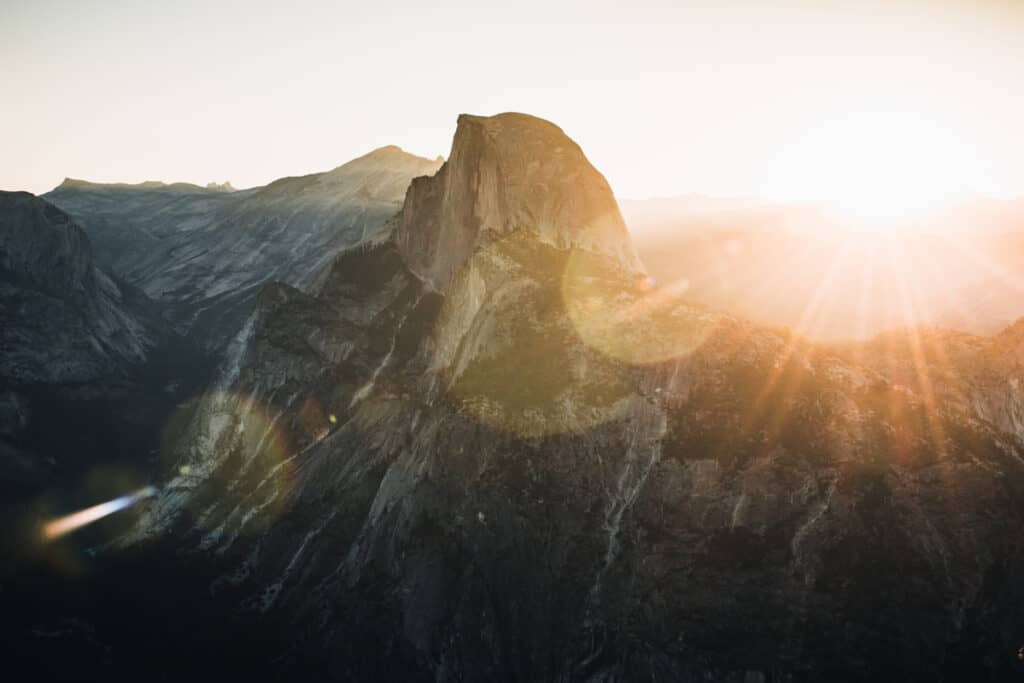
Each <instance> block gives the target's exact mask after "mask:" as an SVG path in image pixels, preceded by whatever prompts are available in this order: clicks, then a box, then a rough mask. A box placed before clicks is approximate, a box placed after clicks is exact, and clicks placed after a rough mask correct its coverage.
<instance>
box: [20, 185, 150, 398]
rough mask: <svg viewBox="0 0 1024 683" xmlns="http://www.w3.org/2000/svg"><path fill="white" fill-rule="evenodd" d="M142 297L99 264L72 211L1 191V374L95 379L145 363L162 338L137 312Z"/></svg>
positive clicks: (41, 379) (25, 379)
mask: <svg viewBox="0 0 1024 683" xmlns="http://www.w3.org/2000/svg"><path fill="white" fill-rule="evenodd" d="M142 298H143V297H140V296H139V295H138V293H135V292H132V291H131V290H130V289H128V288H126V287H124V286H123V285H121V284H119V283H118V282H116V281H115V280H113V279H111V278H110V277H109V276H108V275H107V274H105V273H104V272H102V271H101V270H99V269H98V268H97V267H96V266H95V264H94V263H93V257H92V249H91V246H90V243H89V239H88V238H87V237H86V234H85V232H84V231H83V230H82V228H81V227H79V226H78V225H77V224H76V223H75V222H74V221H73V220H72V219H71V217H70V216H68V215H67V214H66V213H64V212H63V211H61V210H60V209H58V208H56V207H54V206H53V205H51V204H49V203H48V202H46V201H44V200H42V199H40V198H38V197H35V196H33V195H31V194H28V193H26V192H4V193H0V349H2V359H3V360H2V362H0V377H4V378H6V379H7V380H8V381H18V382H42V383H69V382H88V381H93V380H97V379H98V378H100V377H102V376H104V375H110V374H117V373H118V372H120V371H123V370H124V368H125V367H126V366H129V365H132V364H138V363H141V362H142V361H143V360H144V359H145V357H146V354H147V351H148V350H149V349H150V348H152V347H153V346H154V345H155V343H156V340H157V338H158V336H159V334H160V332H159V331H158V329H157V328H158V324H157V323H155V322H154V321H153V320H149V319H147V318H146V317H145V316H140V315H139V314H138V311H137V310H136V309H135V308H134V304H138V303H140V302H141V299H142Z"/></svg>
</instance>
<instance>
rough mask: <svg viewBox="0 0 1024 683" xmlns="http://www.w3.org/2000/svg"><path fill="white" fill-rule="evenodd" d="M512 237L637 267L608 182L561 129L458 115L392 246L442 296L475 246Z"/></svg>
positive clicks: (410, 199) (523, 118) (409, 200)
mask: <svg viewBox="0 0 1024 683" xmlns="http://www.w3.org/2000/svg"><path fill="white" fill-rule="evenodd" d="M518 230H527V231H530V232H533V233H534V234H535V235H536V236H537V238H538V239H539V240H540V241H542V242H545V243H547V244H551V245H553V246H556V247H559V248H561V249H567V248H570V247H579V248H582V249H587V250H590V251H594V252H597V253H602V254H607V255H610V256H612V257H613V258H615V259H617V260H618V261H620V262H621V263H622V265H623V266H624V267H626V268H629V269H632V270H636V271H641V270H642V267H641V265H640V262H639V259H638V258H637V256H636V253H635V252H634V250H633V245H632V243H631V242H630V240H629V236H628V232H627V230H626V226H625V224H624V223H623V222H622V216H621V215H620V213H619V207H618V205H617V204H616V202H615V198H614V196H613V195H612V192H611V189H610V188H609V186H608V182H607V181H606V180H605V179H604V176H602V175H601V174H600V173H599V172H598V171H597V170H596V169H595V168H594V167H593V166H591V165H590V162H589V161H587V158H586V157H585V156H584V155H583V151H582V150H581V149H580V148H579V145H577V144H576V143H575V142H573V141H572V140H571V139H569V137H568V136H567V135H565V133H563V132H562V130H561V129H560V128H558V127H557V126H555V125H554V124H552V123H549V122H547V121H544V120H543V119H538V118H535V117H533V116H528V115H526V114H500V115H498V116H492V117H481V116H469V115H466V114H463V115H462V116H460V117H459V122H458V128H457V129H456V131H455V139H454V141H453V143H452V150H451V154H450V156H449V159H448V162H447V163H446V164H445V165H444V166H443V167H442V168H441V170H440V171H439V172H438V174H437V175H436V176H435V177H432V178H421V179H419V180H417V181H415V182H414V183H413V185H412V186H411V187H410V188H409V194H408V196H407V197H406V201H405V206H404V207H403V209H402V214H401V216H400V217H399V219H398V225H397V227H396V229H395V233H394V239H395V242H396V243H397V244H398V246H399V249H400V250H401V251H402V254H403V255H404V257H405V259H406V261H407V262H408V263H409V265H410V267H411V268H412V269H413V271H414V272H416V273H417V274H419V275H420V276H421V277H423V278H424V279H425V280H427V282H429V283H430V284H431V285H432V286H433V287H435V288H437V289H443V288H444V287H446V286H447V284H448V282H449V280H450V279H451V277H452V275H453V274H454V273H455V272H456V271H457V270H458V269H459V268H460V267H461V266H462V264H463V263H464V262H465V261H466V259H467V258H469V256H470V255H471V254H472V253H473V252H475V251H476V249H477V248H479V247H480V246H482V245H483V244H485V243H486V242H487V241H488V240H489V239H494V238H497V237H501V236H505V235H508V234H510V233H513V232H516V231H518Z"/></svg>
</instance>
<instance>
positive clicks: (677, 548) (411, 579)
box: [126, 115, 1024, 682]
mask: <svg viewBox="0 0 1024 683" xmlns="http://www.w3.org/2000/svg"><path fill="white" fill-rule="evenodd" d="M496 122H499V123H501V126H500V130H498V131H497V132H494V130H493V126H494V125H495V123H496ZM506 124H507V125H506ZM519 124H522V125H528V126H529V129H530V130H540V131H542V132H545V133H544V134H545V135H547V134H550V135H551V136H556V133H557V129H556V128H554V127H553V126H550V127H546V126H549V124H543V125H542V122H537V120H535V119H529V118H528V117H520V116H518V115H513V116H501V117H495V118H494V119H476V118H473V117H463V119H461V120H460V126H459V131H458V133H457V135H456V142H455V144H454V145H453V153H452V159H451V160H450V161H449V164H448V165H447V166H446V167H445V169H443V170H442V171H441V172H440V173H439V174H438V176H436V177H435V178H434V179H431V180H429V181H428V180H420V181H417V182H415V183H414V185H413V187H412V188H411V189H410V191H409V193H408V196H407V200H406V205H405V208H404V209H403V213H402V217H401V219H400V221H401V222H400V223H399V224H398V225H397V226H396V230H395V231H394V232H392V233H390V236H385V237H384V238H383V239H381V238H378V239H375V240H373V241H371V242H368V243H365V244H363V245H360V246H359V247H356V248H352V249H349V250H347V251H345V252H343V253H342V254H341V255H340V256H339V257H338V258H337V259H336V260H335V261H334V263H333V264H332V266H331V268H330V269H329V270H328V271H326V273H325V275H324V277H323V279H322V280H321V281H320V282H319V283H318V285H317V287H316V288H315V289H314V290H313V291H312V292H310V293H303V292H300V291H298V290H295V289H293V288H290V287H286V286H281V285H274V286H270V287H268V288H265V289H264V290H263V292H262V294H261V296H260V299H259V305H258V308H257V310H256V312H255V313H254V315H253V316H252V317H251V318H250V320H249V323H248V324H247V325H246V327H245V328H244V329H243V332H242V333H241V334H240V335H239V336H238V338H237V339H236V341H235V343H234V344H233V346H232V351H231V353H230V354H229V356H228V361H227V362H226V363H225V366H224V368H223V373H222V376H221V380H220V383H219V385H218V387H217V388H216V390H214V391H211V392H210V393H209V395H208V397H207V398H205V399H204V401H203V403H202V405H200V406H199V408H198V409H197V411H196V415H195V418H194V420H193V421H192V423H191V425H190V426H189V428H188V429H187V430H185V431H184V434H183V438H182V439H181V441H180V442H179V443H178V444H177V447H176V450H175V451H174V455H175V456H176V458H177V459H176V460H173V459H172V461H171V463H172V464H169V466H168V478H167V483H166V485H165V486H164V487H163V490H162V492H161V494H160V495H159V496H158V497H157V498H155V499H154V500H153V501H152V502H151V504H150V505H149V507H148V508H147V509H146V511H145V514H144V519H143V521H142V523H141V524H139V526H138V527H137V528H136V529H135V531H134V533H133V535H132V536H131V537H130V538H128V539H126V542H132V543H137V544H139V545H138V546H137V547H149V548H157V549H160V548H163V549H172V550H173V551H175V553H182V554H181V555H179V557H184V558H186V560H185V561H186V562H188V563H191V564H192V566H198V567H201V571H200V572H198V573H199V574H201V575H203V576H213V577H214V578H213V579H212V581H211V582H210V583H209V584H208V585H204V586H203V587H202V590H201V591H199V593H198V594H197V598H196V600H197V604H202V605H206V606H207V608H208V609H214V607H213V604H214V603H210V602H209V600H210V598H209V596H210V595H213V596H214V600H215V601H216V605H218V608H223V609H226V610H228V611H229V612H232V613H237V612H241V613H242V614H244V615H247V617H246V618H247V619H248V620H251V621H260V623H272V624H278V625H280V627H281V632H280V634H279V636H280V639H270V640H268V641H267V642H277V643H280V652H275V653H273V654H274V656H275V661H278V662H279V663H280V664H281V666H282V667H283V668H282V672H284V673H285V674H286V675H294V674H295V672H296V671H298V670H300V669H299V668H297V667H302V666H312V667H313V668H314V669H315V671H314V672H313V673H311V674H310V677H313V678H316V677H322V678H332V679H341V680H370V679H377V680H435V681H437V680H501V681H518V680H529V681H595V682H596V681H609V680H683V681H687V680H691V681H697V680H700V681H723V682H724V681H739V680H767V677H768V676H779V677H780V678H781V679H782V680H808V681H810V680H839V679H842V678H845V679H849V680H868V679H900V680H922V681H924V680H928V681H933V680H950V681H953V680H959V679H962V678H964V677H967V676H974V677H976V678H977V677H978V676H977V675H976V672H978V671H982V672H984V675H987V676H988V677H989V678H996V677H999V676H1006V675H1007V674H1008V672H1009V671H1010V667H1012V659H1011V658H1012V654H1013V653H1014V652H1015V651H1016V648H1017V647H1018V646H1019V641H1020V639H1021V637H1022V634H1024V617H1022V616H1021V615H1024V591H1022V589H1021V588H1020V585H1019V581H1018V580H1017V578H1016V577H1018V576H1019V575H1020V572H1021V571H1022V570H1024V541H1022V540H1021V535H1020V534H1019V529H1020V528H1021V526H1022V525H1024V495H1022V494H1024V460H1022V446H1021V442H1020V440H1019V438H1018V437H1017V436H1016V435H1015V434H1013V433H1012V432H1008V431H1007V430H1005V429H1004V425H1002V423H999V422H998V421H996V422H992V421H989V420H988V419H986V417H985V416H984V415H981V414H979V413H978V412H975V411H974V410H973V409H970V405H969V403H952V402H951V403H948V404H946V403H943V402H938V403H937V402H936V401H935V400H934V394H929V393H928V391H927V390H926V388H925V387H923V386H922V385H921V384H920V383H917V384H915V383H913V382H910V381H905V378H904V377H903V376H902V375H900V374H899V373H898V372H897V370H898V368H900V367H904V368H915V367H916V368H920V362H923V363H925V364H926V365H927V366H928V369H929V371H930V372H931V373H932V376H933V377H936V378H939V377H947V375H948V378H947V379H944V380H943V381H945V382H947V383H949V385H950V386H952V387H953V388H964V387H966V385H965V384H956V382H960V381H963V380H962V379H961V380H958V379H955V378H954V377H953V375H954V374H955V373H952V372H949V373H947V375H942V372H943V370H944V369H948V366H944V365H942V363H940V362H939V361H938V360H929V359H927V358H926V359H924V360H923V361H921V360H920V359H918V363H919V364H918V365H913V364H911V361H913V360H914V357H913V356H912V355H906V354H904V355H902V356H899V358H898V362H897V363H895V364H894V365H890V364H886V363H881V362H879V363H874V362H872V361H871V360H870V356H869V358H868V360H865V359H864V358H858V357H855V356H850V357H846V356H844V355H842V354H841V353H839V352H837V351H835V350H833V349H829V348H826V347H819V346H814V345H812V344H808V343H806V342H803V341H801V340H800V339H797V338H793V337H791V336H787V335H785V334H783V333H780V332H777V331H773V330H767V329H763V328H759V327H756V326H754V325H751V324H749V323H746V322H743V321H739V320H734V319H731V318H728V317H723V316H719V315H715V314H713V313H710V312H709V311H707V310H704V309H702V308H699V307H695V306H692V305H690V304H688V303H686V302H685V301H680V300H677V299H675V298H672V297H670V296H667V295H664V294H662V293H661V292H658V291H656V290H651V289H650V288H645V287H639V286H638V282H637V272H636V269H635V268H634V264H633V263H632V262H631V260H630V259H629V258H624V257H623V254H622V253H621V252H619V251H616V250H615V249H612V248H611V247H610V244H609V243H597V242H587V243H576V242H572V241H570V242H568V243H559V242H558V239H561V238H560V237H557V236H559V235H561V236H564V237H565V239H569V240H572V239H575V236H576V235H577V234H578V233H577V231H576V230H574V229H570V228H572V226H566V225H563V226H562V230H561V231H559V230H556V229H555V226H552V227H551V229H549V230H548V232H547V237H545V233H544V231H543V230H534V229H533V228H532V227H530V226H528V225H526V221H525V219H522V216H524V215H529V216H531V217H533V218H535V217H536V216H541V215H546V216H548V217H549V218H550V220H552V221H554V220H555V218H556V217H557V216H569V217H570V218H571V217H573V216H576V215H580V214H579V213H577V212H576V211H575V210H574V211H569V210H568V209H565V208H564V207H566V206H578V207H596V206H598V205H599V203H600V202H597V200H596V199H594V197H596V196H598V195H591V196H590V199H586V200H584V199H583V198H579V199H578V200H575V201H571V202H570V201H569V200H565V201H566V202H569V203H564V202H563V203H560V204H557V205H548V204H545V203H544V202H545V200H544V199H543V198H541V197H538V198H530V197H527V196H525V194H524V195H523V196H522V197H521V198H520V199H521V200H522V201H520V200H519V199H515V197H517V196H518V195H516V194H515V193H509V192H508V191H507V190H502V191H501V192H499V193H498V194H497V195H495V194H492V193H488V192H479V191H478V190H479V189H480V188H482V187H488V183H490V182H491V181H483V180H481V179H483V178H486V177H487V174H488V173H491V172H497V171H496V169H505V168H506V166H507V164H506V163H504V162H502V163H500V164H499V163H497V162H496V161H495V159H499V160H500V159H504V158H505V157H504V156H503V155H504V154H505V152H506V151H507V150H506V148H505V147H503V146H502V144H496V143H495V144H493V145H492V144H491V143H487V142H486V141H485V140H484V138H491V137H493V136H497V137H498V138H501V137H502V135H504V134H507V133H508V132H509V130H510V129H515V130H520V129H519V128H518V126H519ZM489 128H490V130H491V132H488V130H489ZM558 136H560V133H557V136H556V137H557V139H559V140H563V139H564V138H562V137H558ZM527 137H528V138H529V137H530V136H527ZM539 139H542V140H543V139H546V138H544V137H543V136H542V137H541V138H539ZM492 142H493V140H492ZM509 144H510V145H511V148H512V149H519V150H522V149H530V150H532V151H531V154H534V155H535V156H536V158H535V159H534V161H536V162H537V165H536V166H531V162H530V160H529V159H526V158H525V157H524V161H525V164H524V166H523V168H526V169H529V168H543V167H545V166H546V165H548V164H554V162H553V161H552V156H554V158H555V159H557V158H559V157H558V154H559V153H558V152H555V151H553V148H552V147H551V146H550V145H547V144H545V145H538V146H537V147H530V144H531V143H530V141H529V140H523V141H522V145H526V146H525V147H523V146H522V145H519V144H511V143H509ZM473 149H475V150H478V152H477V157H476V158H477V159H478V160H479V161H478V163H479V164H480V165H481V166H482V167H484V168H490V169H491V170H490V171H486V172H485V171H484V170H483V168H481V169H478V170H477V171H475V172H473V173H471V172H470V171H471V170H472V165H471V164H466V163H464V162H458V163H457V158H459V159H462V158H464V157H463V154H464V153H465V152H466V151H467V150H473ZM520 153H521V152H520ZM492 154H493V155H494V156H489V155H492ZM587 168H589V167H587ZM570 170H571V169H570ZM530 173H531V172H528V171H524V172H523V173H521V174H513V175H514V176H515V177H516V178H519V179H522V178H524V177H537V176H531V175H530ZM555 180H556V179H554V178H552V179H550V183H555ZM581 185H583V186H586V183H581ZM510 187H516V184H515V183H512V184H511V185H510ZM602 187H605V186H603V185H602ZM428 190H429V191H428ZM458 192H466V193H469V196H470V197H472V198H473V199H471V200H470V201H467V202H463V201H461V200H460V197H458V196H456V193H458ZM584 194H585V193H584ZM598 194H600V193H598ZM480 197H484V199H482V200H481V199H480ZM495 197H498V199H494V198H495ZM492 200H493V201H495V202H497V203H496V204H494V205H492V204H491V203H490V202H491V201H492ZM414 207H419V209H421V210H422V211H423V216H424V218H423V219H422V220H421V221H418V222H415V223H414V222H413V218H414V214H413V208H414ZM467 207H468V208H467ZM531 207H533V208H531ZM593 210H594V212H597V209H596V208H594V209H593ZM545 211H550V213H545ZM563 211H565V213H562V212H563ZM588 211H590V209H588ZM445 212H450V213H447V214H446V213H445ZM460 212H461V213H460ZM505 212H508V213H509V215H506V213H505ZM517 212H519V213H517ZM582 213H586V212H582ZM513 215H515V216H519V218H515V219H513V217H512V216H513ZM587 215H591V214H587ZM442 218H444V221H442ZM484 218H486V219H487V220H486V221H484V220H483V219H484ZM531 225H532V226H534V227H535V226H537V225H543V221H535V222H533V223H532V224H531ZM580 225H583V224H580ZM446 226H447V227H446ZM486 226H495V227H486ZM413 227H415V228H416V229H419V230H423V231H426V232H429V231H431V230H433V231H434V232H433V233H432V234H434V235H435V236H436V239H439V240H442V241H446V243H447V244H448V246H449V247H451V248H452V249H455V248H456V247H458V248H459V249H461V251H459V252H458V254H459V255H458V256H457V257H454V258H449V256H450V254H449V253H448V252H441V251H434V252H424V249H427V248H428V247H429V245H428V244H426V243H425V242H424V243H419V242H416V243H413V242H410V241H409V240H410V237H409V235H410V233H408V232H403V231H407V230H409V229H411V228H413ZM450 230H457V231H462V232H454V233H453V232H450ZM581 230H582V228H581ZM463 238H464V239H463ZM466 244H469V245H471V246H466ZM417 245H420V246H419V247H417ZM602 245H604V247H605V248H601V247H602ZM620 246H621V245H620ZM420 247H422V248H420ZM430 254H434V255H435V256H436V257H437V258H438V259H441V262H440V263H438V262H436V261H433V260H430V259H429V258H428V256H429V255H430ZM421 278H422V279H421ZM438 289H439V290H440V291H436V290H438ZM995 353H997V355H998V353H999V352H995ZM880 368H888V370H887V372H889V374H885V372H883V371H882V370H881V369H880ZM1013 372H1017V373H1018V374H1019V369H1018V370H1014V371H1013ZM157 556H158V557H161V555H159V554H158V555H157ZM163 557H166V555H164V556H163ZM196 619H197V620H201V621H203V622H207V621H209V619H208V617H207V616H206V615H199V616H197V617H196ZM184 650H185V651H188V650H189V648H187V647H186V648H184ZM278 655H279V656H280V657H279V658H277V656H278ZM252 656H253V655H252V652H251V649H247V650H246V651H245V653H244V657H252ZM246 661H248V660H246ZM968 672H970V673H968ZM304 673H305V672H304ZM984 675H983V676H982V677H984Z"/></svg>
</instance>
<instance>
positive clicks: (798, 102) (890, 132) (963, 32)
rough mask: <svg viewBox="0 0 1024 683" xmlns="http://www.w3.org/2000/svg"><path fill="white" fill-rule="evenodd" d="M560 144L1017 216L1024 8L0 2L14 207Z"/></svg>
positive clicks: (666, 173) (525, 0) (820, 189)
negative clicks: (520, 124) (496, 128)
mask: <svg viewBox="0 0 1024 683" xmlns="http://www.w3.org/2000/svg"><path fill="white" fill-rule="evenodd" d="M503 111H521V112H526V113H530V114H534V115H537V116H541V117H544V118H546V119H549V120H551V121H553V122H555V123H556V124H558V125H559V126H561V127H562V129H563V130H565V132H566V133H568V134H569V135H570V136H571V137H572V138H573V139H575V140H576V141H577V142H578V143H579V144H580V145H581V146H582V147H583V149H584V151H585V152H586V154H587V156H588V157H589V158H590V160H591V161H592V162H593V163H594V165H595V166H597V168H598V169H599V170H601V171H602V172H603V173H604V174H605V176H606V177H607V178H608V180H609V181H610V183H611V185H612V188H613V190H614V191H615V192H616V194H617V195H618V196H620V197H631V198H644V197H650V196H668V195H677V194H683V193H689V192H699V193H705V194H712V195H720V196H736V195H743V196H756V197H763V198H768V199H776V200H827V201H832V200H834V201H837V202H852V203H858V202H860V203H863V202H868V201H871V200H872V198H875V199H877V203H878V204H879V205H881V204H882V203H884V202H889V203H890V204H891V203H893V202H895V203H897V204H901V205H902V204H905V205H908V206H913V205H916V204H917V203H922V204H924V203H927V202H930V201H934V200H936V198H942V197H948V196H954V195H970V194H983V195H994V196H1000V197H1010V196H1018V195H1022V194H1024V163H1021V160H1022V159H1024V132H1022V128H1024V0H963V1H960V2H943V1H941V0H936V1H933V2H899V1H898V0H892V1H889V2H874V1H873V0H863V1H861V2H829V1H828V0H820V1H819V2H796V1H787V2H781V1H780V2H772V1H771V0H761V1H757V2H744V1H739V0H734V1H719V2H683V1H680V0H675V1H656V0H630V1H629V2H625V1H622V0H620V1H619V2H604V1H603V0H591V1H589V2H558V1H557V0H545V1H541V2H536V1H534V0H516V1H508V0H506V1H505V2H501V3H494V2H488V1H486V0H451V1H449V0H433V1H431V2H423V1H422V0H420V1H418V2H396V1H394V0H376V1H374V2H326V1H324V2H315V1H308V0H290V1H289V2H287V3H284V2H281V3H260V2H214V1H212V0H211V1H207V2H192V1H191V0H175V1H173V2H140V1H137V0H130V1H129V0H121V1H99V0H76V1H74V2H54V1H51V0H26V1H20V0H19V1H15V0H0V189H7V190H16V189H23V190H29V191H31V192H36V193H41V192H45V191H47V190H49V189H51V188H53V187H54V186H56V185H57V184H59V183H60V182H61V180H62V179H63V178H64V177H65V176H68V177H75V178H85V179H88V180H93V181H122V182H140V181H143V180H164V181H168V182H171V181H188V182H195V183H201V184H205V183H207V182H211V181H217V182H222V181H225V180H229V181H231V182H232V184H234V185H235V186H236V187H249V186H254V185H261V184H264V183H267V182H269V181H271V180H273V179H275V178H278V177H282V176H287V175H299V174H303V173H311V172H316V171H322V170H327V169H330V168H333V167H335V166H338V165H340V164H341V163H344V162H345V161H347V160H349V159H352V158H354V157H357V156H359V155H361V154H364V153H366V152H367V151H369V150H371V149H374V148H376V147H379V146H382V145H387V144H397V145H399V146H401V147H402V148H404V149H406V150H407V151H410V152H412V153H415V154H420V155H422V156H427V157H435V156H437V155H439V154H440V155H447V153H448V149H449V146H450V143H451V136H452V133H453V132H454V129H455V121H456V117H457V116H458V114H459V113H462V112H466V113H474V114H495V113H499V112H503Z"/></svg>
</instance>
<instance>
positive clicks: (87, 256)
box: [0, 192, 94, 296]
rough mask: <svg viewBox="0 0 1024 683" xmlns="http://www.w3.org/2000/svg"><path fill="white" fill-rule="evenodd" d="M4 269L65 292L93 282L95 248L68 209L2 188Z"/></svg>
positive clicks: (0, 269) (0, 260) (0, 261)
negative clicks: (93, 251) (65, 211)
mask: <svg viewBox="0 0 1024 683" xmlns="http://www.w3.org/2000/svg"><path fill="white" fill-rule="evenodd" d="M0 273H6V274H7V276H8V277H10V278H15V279H16V280H17V281H18V282H19V283H20V284H22V285H26V286H30V287H33V288H35V289H40V290H44V291H47V292H51V293H54V294H58V295H61V296H68V295H72V294H78V295H81V294H83V293H84V292H85V290H87V289H90V288H92V287H93V285H94V282H93V280H94V273H93V261H92V248H91V246H90V244H89V240H88V238H87V237H86V236H85V232H84V231H83V230H82V229H81V228H80V227H79V226H78V225H77V224H76V223H75V222H74V221H73V220H72V219H71V217H70V216H68V215H67V214H66V213H64V212H63V211H61V210H60V209H58V208H57V207H55V206H53V205H52V204H50V203H49V202H46V201H44V200H42V199H40V198H39V197H36V196H35V195H32V194H30V193H28V192H0Z"/></svg>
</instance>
